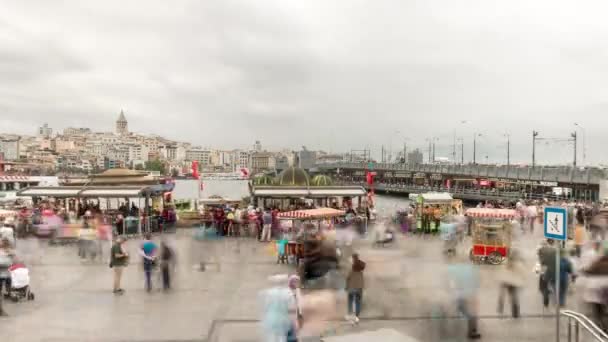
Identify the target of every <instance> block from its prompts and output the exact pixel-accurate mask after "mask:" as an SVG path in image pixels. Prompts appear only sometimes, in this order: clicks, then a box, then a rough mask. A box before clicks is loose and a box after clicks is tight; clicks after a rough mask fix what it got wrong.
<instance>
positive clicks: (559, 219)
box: [545, 207, 568, 241]
mask: <svg viewBox="0 0 608 342" xmlns="http://www.w3.org/2000/svg"><path fill="white" fill-rule="evenodd" d="M567 232H568V210H567V209H566V208H561V207H547V208H545V237H546V238H547V239H554V240H562V241H564V240H566V237H567Z"/></svg>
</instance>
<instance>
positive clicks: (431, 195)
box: [409, 192, 463, 233]
mask: <svg viewBox="0 0 608 342" xmlns="http://www.w3.org/2000/svg"><path fill="white" fill-rule="evenodd" d="M409 197H410V200H411V201H413V202H414V203H416V210H415V219H416V230H417V231H418V232H419V233H423V232H425V233H429V232H432V233H436V232H437V231H438V230H439V226H440V225H441V222H440V220H439V219H436V217H435V215H434V213H435V211H436V210H438V211H439V212H440V216H441V217H444V216H448V215H458V214H462V211H463V206H462V201H461V200H458V199H454V198H453V197H452V195H450V194H449V193H447V192H427V193H424V194H410V196H409ZM426 210H433V213H432V214H429V213H428V212H426ZM425 224H426V227H425Z"/></svg>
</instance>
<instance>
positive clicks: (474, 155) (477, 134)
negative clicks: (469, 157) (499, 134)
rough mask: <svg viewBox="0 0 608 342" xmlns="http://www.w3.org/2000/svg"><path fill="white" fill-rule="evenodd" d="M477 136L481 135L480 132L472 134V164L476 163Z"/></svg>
mask: <svg viewBox="0 0 608 342" xmlns="http://www.w3.org/2000/svg"><path fill="white" fill-rule="evenodd" d="M477 137H483V134H481V133H475V134H474V135H473V165H477Z"/></svg>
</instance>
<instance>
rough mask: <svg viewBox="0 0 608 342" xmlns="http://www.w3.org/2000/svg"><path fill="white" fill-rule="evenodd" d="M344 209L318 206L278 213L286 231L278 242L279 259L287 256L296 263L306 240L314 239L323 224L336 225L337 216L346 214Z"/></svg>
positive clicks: (330, 226) (327, 225)
mask: <svg viewBox="0 0 608 342" xmlns="http://www.w3.org/2000/svg"><path fill="white" fill-rule="evenodd" d="M345 215H346V212H345V211H344V210H338V209H333V208H317V209H305V210H293V211H286V212H282V213H279V214H278V216H277V217H278V219H279V220H281V221H282V222H281V226H282V227H283V228H284V231H286V234H285V236H284V238H283V239H281V240H279V241H278V242H277V255H278V257H279V260H281V258H287V260H289V259H290V258H291V259H294V261H295V263H296V264H297V263H298V262H299V259H300V258H301V257H302V255H303V253H304V242H305V240H307V239H313V238H314V237H315V235H317V233H318V232H321V231H322V229H323V226H326V227H328V228H330V229H331V228H333V227H334V221H335V219H336V218H339V217H342V216H345Z"/></svg>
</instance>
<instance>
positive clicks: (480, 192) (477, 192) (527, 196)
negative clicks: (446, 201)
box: [348, 182, 568, 201]
mask: <svg viewBox="0 0 608 342" xmlns="http://www.w3.org/2000/svg"><path fill="white" fill-rule="evenodd" d="M348 184H352V183H348ZM356 184H358V185H362V186H364V187H368V185H367V184H366V183H365V182H360V183H356ZM375 188H376V189H377V190H380V191H387V190H388V191H401V192H408V193H419V192H420V193H424V192H447V193H450V194H452V195H463V196H469V197H478V196H483V197H486V198H488V199H504V198H508V199H511V200H519V199H524V200H543V199H548V200H551V201H560V200H567V199H568V198H567V197H565V196H558V195H553V194H544V195H543V194H534V193H524V192H519V191H501V190H497V189H493V190H485V189H464V188H447V187H431V186H420V185H406V184H388V183H379V184H376V185H375Z"/></svg>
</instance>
